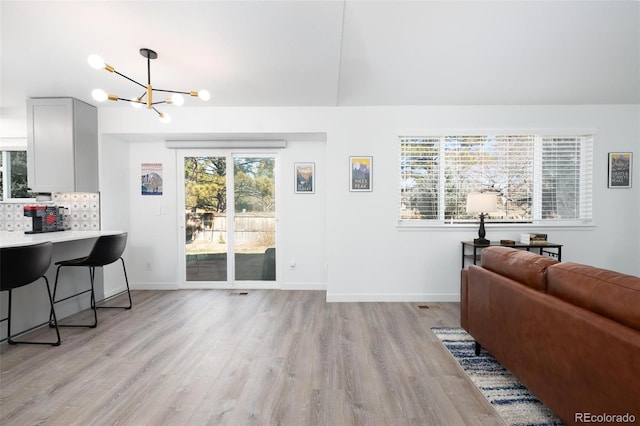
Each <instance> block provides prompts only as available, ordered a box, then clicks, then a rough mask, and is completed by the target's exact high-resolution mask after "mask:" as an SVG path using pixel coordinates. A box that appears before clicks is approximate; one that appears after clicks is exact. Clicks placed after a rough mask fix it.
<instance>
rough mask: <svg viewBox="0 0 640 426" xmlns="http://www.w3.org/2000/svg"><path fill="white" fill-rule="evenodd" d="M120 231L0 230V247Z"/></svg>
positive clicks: (82, 238)
mask: <svg viewBox="0 0 640 426" xmlns="http://www.w3.org/2000/svg"><path fill="white" fill-rule="evenodd" d="M121 232H122V231H58V232H42V233H39V234H25V233H23V232H17V231H0V248H4V247H19V246H27V245H31V244H38V243H44V242H46V241H51V242H52V243H53V244H56V243H63V242H68V241H77V240H86V239H93V238H98V237H100V236H102V235H113V234H119V233H121Z"/></svg>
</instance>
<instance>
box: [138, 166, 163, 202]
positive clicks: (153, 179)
mask: <svg viewBox="0 0 640 426" xmlns="http://www.w3.org/2000/svg"><path fill="white" fill-rule="evenodd" d="M140 168H141V173H140V175H141V177H140V193H141V195H162V163H142V165H141V167H140Z"/></svg>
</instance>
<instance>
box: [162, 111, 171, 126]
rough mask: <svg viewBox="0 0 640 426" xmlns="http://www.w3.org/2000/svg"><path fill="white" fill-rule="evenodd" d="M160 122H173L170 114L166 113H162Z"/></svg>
mask: <svg viewBox="0 0 640 426" xmlns="http://www.w3.org/2000/svg"><path fill="white" fill-rule="evenodd" d="M160 121H161V122H163V123H170V122H171V116H170V115H169V114H167V113H166V112H161V113H160Z"/></svg>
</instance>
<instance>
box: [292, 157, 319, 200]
mask: <svg viewBox="0 0 640 426" xmlns="http://www.w3.org/2000/svg"><path fill="white" fill-rule="evenodd" d="M294 170H295V176H294V178H295V183H296V187H295V191H294V192H295V193H296V194H313V193H315V192H316V164H315V163H295V164H294Z"/></svg>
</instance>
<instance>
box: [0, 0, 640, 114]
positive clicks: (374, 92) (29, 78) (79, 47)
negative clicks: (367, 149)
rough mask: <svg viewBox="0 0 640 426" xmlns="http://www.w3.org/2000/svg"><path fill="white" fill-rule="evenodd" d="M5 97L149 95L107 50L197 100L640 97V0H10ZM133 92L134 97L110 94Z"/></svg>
mask: <svg viewBox="0 0 640 426" xmlns="http://www.w3.org/2000/svg"><path fill="white" fill-rule="evenodd" d="M0 14H1V16H0V18H1V33H0V36H1V39H0V43H1V44H0V47H1V50H0V52H1V53H0V60H1V63H0V66H1V70H0V71H1V75H0V77H1V78H0V98H1V105H0V106H1V107H2V109H3V110H5V109H8V108H24V105H25V99H26V98H27V97H43V96H44V97H48V96H73V97H76V98H79V99H82V100H85V101H87V102H90V103H95V102H94V101H93V100H92V99H91V95H90V93H91V90H92V89H94V88H96V87H100V88H103V89H104V90H106V91H107V92H110V93H115V94H117V95H119V96H122V97H127V98H129V97H133V96H136V95H140V94H141V93H140V89H139V88H138V87H137V86H135V85H134V84H133V83H131V82H128V81H126V80H125V79H122V78H120V77H118V76H116V75H113V74H109V73H107V72H105V71H96V70H94V69H92V68H90V67H89V66H88V64H87V60H86V59H87V56H88V55H89V54H91V53H98V54H99V55H101V56H102V57H103V58H104V59H105V61H106V62H107V63H108V64H110V65H113V66H114V67H115V68H116V70H117V71H119V72H121V73H123V74H126V75H128V76H129V77H131V78H133V79H136V80H138V81H140V82H142V83H146V78H147V75H146V71H147V70H146V59H144V58H143V57H142V56H140V54H139V53H138V51H139V49H140V48H142V47H146V48H151V49H153V50H155V51H156V52H157V53H158V55H159V58H158V59H157V60H155V61H152V63H151V82H152V84H153V86H154V87H155V88H163V89H172V90H181V91H189V90H198V89H201V88H207V89H209V90H210V92H211V93H212V99H211V100H210V101H209V102H208V103H201V101H199V100H197V99H189V100H187V103H188V104H189V105H190V106H198V105H200V104H202V105H210V106H353V105H496V104H500V105H528V104H533V105H536V104H618V103H622V104H625V103H626V104H638V103H640V2H638V1H632V0H628V1H593V2H591V1H517V0H511V1H498V2H493V1H483V0H475V1H466V2H461V1H453V0H451V1H404V2H403V1H362V0H360V1H356V0H347V1H332V0H325V1H303V0H298V1H282V2H275V1H207V0H201V1H153V2H152V1H147V2H144V1H71V2H62V1H42V2H34V1H24V0H19V1H8V0H1V3H0ZM109 104H110V105H111V106H114V105H115V106H118V105H117V104H119V106H120V107H123V106H122V104H123V103H122V102H118V103H117V104H116V103H109Z"/></svg>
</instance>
